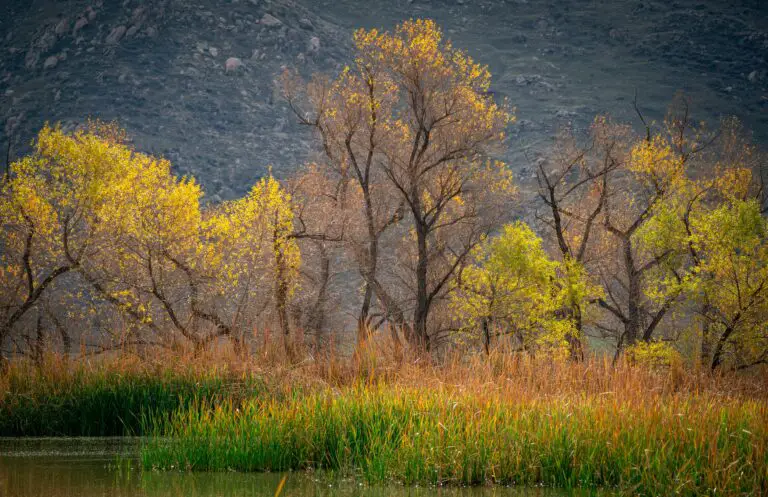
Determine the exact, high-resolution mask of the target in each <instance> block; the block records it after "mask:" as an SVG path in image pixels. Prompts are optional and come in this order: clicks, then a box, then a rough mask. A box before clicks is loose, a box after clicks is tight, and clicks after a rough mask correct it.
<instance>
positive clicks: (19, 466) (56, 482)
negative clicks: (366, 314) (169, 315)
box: [0, 438, 589, 497]
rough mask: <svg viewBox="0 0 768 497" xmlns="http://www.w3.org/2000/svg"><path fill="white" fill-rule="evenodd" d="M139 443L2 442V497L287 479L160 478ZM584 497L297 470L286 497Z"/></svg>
mask: <svg viewBox="0 0 768 497" xmlns="http://www.w3.org/2000/svg"><path fill="white" fill-rule="evenodd" d="M138 444H139V441H138V440H136V439H121V438H117V439H21V440H19V439H2V440H0V496H3V497H5V496H8V497H54V496H55V497H107V496H109V497H246V496H248V497H261V496H269V497H271V496H273V495H274V492H275V489H276V488H277V486H278V484H279V482H280V480H281V478H282V476H283V475H281V474H270V473H266V474H265V473H248V474H246V473H173V472H170V473H158V472H151V471H148V472H146V471H140V470H138V469H137V464H136V460H135V454H136V452H137V448H138ZM574 495H578V496H579V497H584V496H587V495H589V494H586V493H580V494H569V493H565V492H561V491H554V490H551V489H520V488H502V487H486V488H404V487H400V486H388V487H369V486H366V485H360V484H356V483H354V482H352V481H338V480H331V479H329V478H328V477H327V476H320V475H312V474H308V473H292V474H289V475H288V481H287V483H286V485H285V488H284V489H283V492H282V496H285V497H290V496H301V497H310V496H313V497H320V496H342V497H384V496H395V497H406V496H408V497H437V496H441V497H565V496H574Z"/></svg>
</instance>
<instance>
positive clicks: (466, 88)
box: [286, 20, 513, 348]
mask: <svg viewBox="0 0 768 497" xmlns="http://www.w3.org/2000/svg"><path fill="white" fill-rule="evenodd" d="M354 41H355V49H356V58H355V65H354V67H353V68H345V70H344V71H343V72H342V74H341V75H340V76H339V77H338V78H337V79H336V80H334V81H328V80H325V79H321V78H316V79H315V80H314V81H313V83H311V84H310V85H309V87H308V89H307V95H308V97H309V101H310V103H311V106H310V107H311V109H312V112H310V113H309V114H305V113H304V111H302V110H300V109H299V106H298V105H296V104H294V103H293V102H296V99H295V98H294V97H293V95H296V92H295V91H292V90H291V89H290V88H291V85H290V84H289V85H286V86H287V87H288V90H287V91H286V94H287V96H288V100H289V103H292V107H293V108H294V109H296V110H297V115H299V116H300V118H301V120H302V121H303V122H304V123H305V124H308V125H311V126H313V127H314V128H315V129H317V130H318V134H319V136H320V137H321V141H322V144H323V150H324V153H325V155H326V158H327V159H328V161H329V163H330V164H333V165H334V166H335V169H336V171H337V174H338V175H339V176H340V177H342V178H347V177H350V178H351V179H352V181H354V182H355V183H356V184H357V185H358V186H359V188H360V189H361V191H362V198H363V206H362V209H363V211H364V219H365V223H366V228H367V229H366V232H365V233H366V236H365V238H364V239H363V244H364V245H365V250H363V251H361V274H362V276H363V278H364V280H365V286H366V288H365V296H364V299H363V306H362V309H361V318H362V319H365V317H366V316H367V314H368V312H369V309H370V301H371V295H376V296H377V297H378V299H379V300H380V301H381V303H382V306H383V307H384V308H386V309H387V311H388V312H389V313H390V314H391V315H394V316H399V315H402V310H401V308H400V307H401V306H399V305H396V303H395V299H394V298H392V296H390V295H388V292H386V290H385V289H384V287H383V285H381V283H380V281H379V277H378V272H379V271H378V261H379V258H380V254H379V242H380V239H381V237H382V234H383V233H384V231H385V230H387V229H388V228H389V227H390V226H392V225H394V224H396V223H399V222H400V221H401V219H402V218H403V217H404V214H405V213H404V211H406V212H407V213H408V214H409V215H408V216H407V223H406V225H407V226H409V228H412V230H413V242H414V243H413V249H414V250H413V254H412V255H413V257H414V264H413V271H412V273H413V274H412V277H413V280H414V285H413V287H414V292H415V295H413V297H412V302H413V304H412V305H413V307H414V311H413V318H412V320H411V323H410V326H408V327H407V332H408V335H409V337H410V339H411V341H412V342H413V343H415V344H418V345H419V346H420V347H423V348H428V347H429V334H428V328H427V325H428V319H429V313H430V310H431V309H432V305H433V303H435V302H436V301H438V300H440V299H441V298H442V297H443V296H444V295H446V294H447V293H449V292H450V290H451V289H452V288H454V286H453V279H454V276H455V274H456V271H457V270H458V269H459V268H460V267H461V265H462V264H463V263H464V262H465V260H466V259H467V257H468V255H469V252H470V251H471V250H472V248H473V247H474V246H475V245H476V244H477V243H478V242H479V241H480V239H481V238H482V236H483V235H484V234H485V233H487V232H489V231H490V230H492V229H493V228H494V227H497V226H498V219H496V218H495V217H494V216H492V215H490V214H491V212H492V211H493V209H489V210H487V211H486V212H482V211H481V208H482V207H488V206H489V205H490V204H491V202H490V201H489V200H488V201H486V199H487V198H488V195H487V194H489V193H499V192H502V191H505V192H506V193H509V192H510V191H511V190H512V189H513V188H512V186H511V182H510V179H509V177H508V175H507V173H506V170H505V168H504V165H503V164H500V163H498V162H495V161H491V160H489V156H490V154H491V153H492V152H493V151H494V150H495V149H496V148H498V146H499V145H501V143H502V142H503V138H504V129H505V127H506V125H507V124H508V123H509V122H510V121H511V120H512V115H511V114H510V112H509V111H508V110H507V109H506V107H504V106H500V105H498V104H496V103H495V102H494V100H493V97H492V95H491V93H490V92H489V91H488V88H489V85H490V73H489V72H488V70H487V68H486V67H485V66H481V65H479V64H477V63H475V62H474V61H473V60H472V59H471V58H470V57H469V56H468V55H467V54H466V53H465V52H463V51H461V50H458V49H455V48H454V47H453V46H452V45H451V43H450V42H446V41H445V40H443V37H442V32H441V31H440V29H439V28H438V26H437V25H436V24H435V23H434V22H433V21H429V20H415V21H407V22H404V23H403V24H401V25H399V26H398V27H397V28H396V29H395V30H394V32H392V33H390V32H379V31H378V30H375V29H374V30H370V31H366V30H358V31H357V32H356V33H355V36H354ZM489 186H494V187H495V188H489ZM490 190H494V191H493V192H490ZM393 191H394V192H395V194H394V195H393V194H392V192H393ZM392 200H395V202H393V201H392ZM482 214H489V215H488V216H484V215H482ZM449 232H450V236H449Z"/></svg>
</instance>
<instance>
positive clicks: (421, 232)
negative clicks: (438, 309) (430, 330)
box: [413, 220, 429, 351]
mask: <svg viewBox="0 0 768 497" xmlns="http://www.w3.org/2000/svg"><path fill="white" fill-rule="evenodd" d="M416 237H417V242H418V259H417V263H416V308H415V309H414V312H413V338H414V341H415V344H414V345H416V346H417V347H418V348H419V349H420V350H422V351H429V335H428V334H427V316H428V314H429V294H428V293H427V269H428V264H429V261H428V258H427V227H426V226H424V224H423V223H420V222H419V221H418V220H417V222H416Z"/></svg>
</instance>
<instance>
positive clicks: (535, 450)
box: [141, 384, 768, 496]
mask: <svg viewBox="0 0 768 497" xmlns="http://www.w3.org/2000/svg"><path fill="white" fill-rule="evenodd" d="M156 430H157V431H156V432H155V435H156V436H155V437H153V438H150V440H149V441H148V442H147V443H146V444H145V445H144V446H143V448H142V451H141V457H142V464H143V465H144V467H145V468H159V469H189V470H239V471H285V470H293V469H306V468H321V469H330V470H334V471H342V472H344V473H351V474H355V473H357V474H359V475H360V476H362V477H363V478H365V479H366V480H368V481H369V482H381V481H399V482H402V483H405V484H416V483H419V484H434V485H442V484H462V485H476V484H485V483H499V484H522V485H539V484H544V485H551V486H556V487H563V488H577V487H587V488H595V487H610V488H619V489H622V490H625V491H628V492H631V493H632V494H634V495H666V494H676V495H691V496H693V495H705V494H710V493H717V494H718V495H761V494H765V492H766V491H768V473H767V471H768V406H766V404H765V403H763V402H757V401H753V400H732V401H730V402H728V403H725V404H723V403H722V402H721V401H720V400H718V398H716V397H712V396H669V397H668V398H667V399H666V401H665V402H658V401H656V400H653V399H652V400H650V401H647V400H644V399H643V398H642V397H638V398H636V399H634V400H632V401H627V400H626V399H625V400H617V399H616V398H615V397H613V396H610V395H604V396H592V395H589V396H581V397H578V396H574V397H572V398H553V399H543V398H541V399H527V400H522V401H518V400H516V399H514V398H512V397H510V396H508V395H505V394H504V393H501V392H498V391H495V390H493V389H490V390H489V391H487V392H486V391H477V392H456V391H451V390H449V389H438V390H434V391H426V390H424V389H417V388H411V387H402V386H396V385H391V384H390V385H364V386H356V387H351V388H349V389H345V390H344V391H342V392H338V391H334V390H327V391H323V392H316V393H312V394H309V395H306V396H300V397H294V398H288V399H283V400H275V399H268V398H262V399H251V400H246V401H243V402H241V403H235V402H227V403H224V404H222V405H219V406H217V407H216V408H214V409H210V408H207V407H206V406H203V405H198V406H196V407H195V408H192V409H189V410H186V411H180V412H177V413H176V414H175V415H173V416H172V417H171V418H170V420H168V421H167V422H165V423H163V424H162V426H158V427H156Z"/></svg>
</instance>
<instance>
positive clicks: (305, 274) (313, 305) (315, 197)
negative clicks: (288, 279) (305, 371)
mask: <svg viewBox="0 0 768 497" xmlns="http://www.w3.org/2000/svg"><path fill="white" fill-rule="evenodd" d="M333 178H334V175H333V174H331V173H329V172H328V171H327V170H325V169H324V166H322V165H319V164H314V163H312V164H307V165H306V166H305V167H303V168H302V170H300V171H299V172H298V173H297V174H295V175H294V176H292V177H291V178H289V179H288V181H287V182H286V189H287V190H288V191H289V192H290V194H291V197H292V199H293V205H294V213H295V215H294V217H295V220H294V231H293V233H292V234H291V236H292V238H293V239H295V240H296V243H297V244H298V247H299V250H300V252H301V260H302V264H301V267H300V268H299V275H300V279H301V282H300V290H299V292H298V295H297V296H296V298H295V299H294V301H293V304H292V314H293V315H294V316H295V317H294V321H295V322H296V325H297V326H298V327H301V328H302V329H303V330H304V331H305V332H307V333H310V334H312V335H314V338H315V343H316V347H317V349H318V350H319V351H328V350H329V348H328V347H327V346H328V345H330V334H331V333H332V332H333V331H334V329H335V328H336V329H340V328H342V327H343V326H344V324H343V322H342V321H341V319H340V317H341V316H340V315H341V314H342V313H341V312H338V311H339V309H341V308H343V306H344V304H345V302H344V300H345V298H348V295H342V292H343V280H348V279H349V278H348V277H346V278H345V277H344V274H343V273H344V272H345V271H348V270H349V267H348V265H349V264H351V265H354V261H350V260H348V258H347V256H346V252H345V249H344V243H345V242H346V238H347V235H348V233H349V232H350V230H351V229H354V228H353V227H354V226H357V225H359V219H355V218H356V217H359V216H356V214H358V212H357V211H352V210H350V209H345V208H343V206H342V202H341V195H340V192H341V190H342V188H343V185H341V184H340V183H341V182H342V181H344V180H343V179H342V178H340V177H336V180H335V181H334V180H333ZM344 195H345V196H347V197H348V196H350V195H351V196H352V197H353V198H352V199H351V200H350V199H346V200H345V202H346V203H348V204H354V205H359V204H358V202H359V201H360V200H359V195H358V190H357V189H353V190H352V191H350V192H345V194H344Z"/></svg>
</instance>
